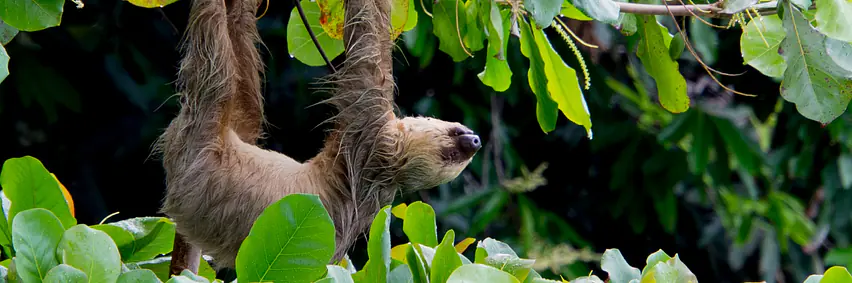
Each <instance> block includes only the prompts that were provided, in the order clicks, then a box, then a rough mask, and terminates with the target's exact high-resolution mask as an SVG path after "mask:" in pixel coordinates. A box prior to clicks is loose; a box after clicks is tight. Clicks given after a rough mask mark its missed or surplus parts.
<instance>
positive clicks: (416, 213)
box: [402, 201, 438, 247]
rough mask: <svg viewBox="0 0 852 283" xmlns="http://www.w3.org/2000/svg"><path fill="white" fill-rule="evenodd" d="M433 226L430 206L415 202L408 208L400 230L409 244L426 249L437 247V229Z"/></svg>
mask: <svg viewBox="0 0 852 283" xmlns="http://www.w3.org/2000/svg"><path fill="white" fill-rule="evenodd" d="M436 225H437V224H435V210H433V209H432V206H430V205H428V204H425V203H423V202H422V201H417V202H414V203H412V204H411V205H409V206H408V209H407V210H406V212H405V221H404V222H403V223H402V230H403V232H405V235H406V236H408V240H409V241H411V243H416V244H423V245H426V246H428V247H435V246H437V245H438V232H437V231H438V230H437V229H438V228H437V226H436Z"/></svg>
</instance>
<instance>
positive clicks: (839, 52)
mask: <svg viewBox="0 0 852 283" xmlns="http://www.w3.org/2000/svg"><path fill="white" fill-rule="evenodd" d="M825 51H826V53H828V56H829V57H831V59H832V60H834V63H837V65H839V66H840V67H841V68H843V69H844V70H847V71H850V72H852V43H849V42H846V41H840V40H837V39H834V38H830V37H829V38H826V39H825Z"/></svg>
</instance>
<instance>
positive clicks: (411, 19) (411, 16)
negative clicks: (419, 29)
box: [402, 0, 418, 31]
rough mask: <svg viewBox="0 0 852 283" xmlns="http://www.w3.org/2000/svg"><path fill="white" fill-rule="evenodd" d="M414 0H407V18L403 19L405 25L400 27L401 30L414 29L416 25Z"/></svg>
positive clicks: (416, 15)
mask: <svg viewBox="0 0 852 283" xmlns="http://www.w3.org/2000/svg"><path fill="white" fill-rule="evenodd" d="M414 5H415V4H414V0H408V20H406V21H405V26H403V27H402V31H409V30H412V29H414V27H416V26H417V17H418V13H417V9H415V8H414Z"/></svg>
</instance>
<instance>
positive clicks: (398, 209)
mask: <svg viewBox="0 0 852 283" xmlns="http://www.w3.org/2000/svg"><path fill="white" fill-rule="evenodd" d="M406 210H408V205H407V204H405V203H400V204H399V205H397V206H394V207H393V208H392V209H391V213H392V214H393V216H396V218H399V219H405V211H406Z"/></svg>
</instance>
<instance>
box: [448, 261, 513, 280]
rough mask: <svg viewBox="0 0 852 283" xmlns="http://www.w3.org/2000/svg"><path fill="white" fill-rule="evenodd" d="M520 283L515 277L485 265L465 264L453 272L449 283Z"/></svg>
mask: <svg viewBox="0 0 852 283" xmlns="http://www.w3.org/2000/svg"><path fill="white" fill-rule="evenodd" d="M473 282H489V283H520V281H518V279H517V278H515V276H512V274H509V273H507V272H505V271H501V270H499V269H497V268H494V267H491V266H488V265H484V264H465V265H462V266H461V267H459V268H456V270H455V271H453V274H451V275H450V278H449V279H448V280H447V283H473Z"/></svg>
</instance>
